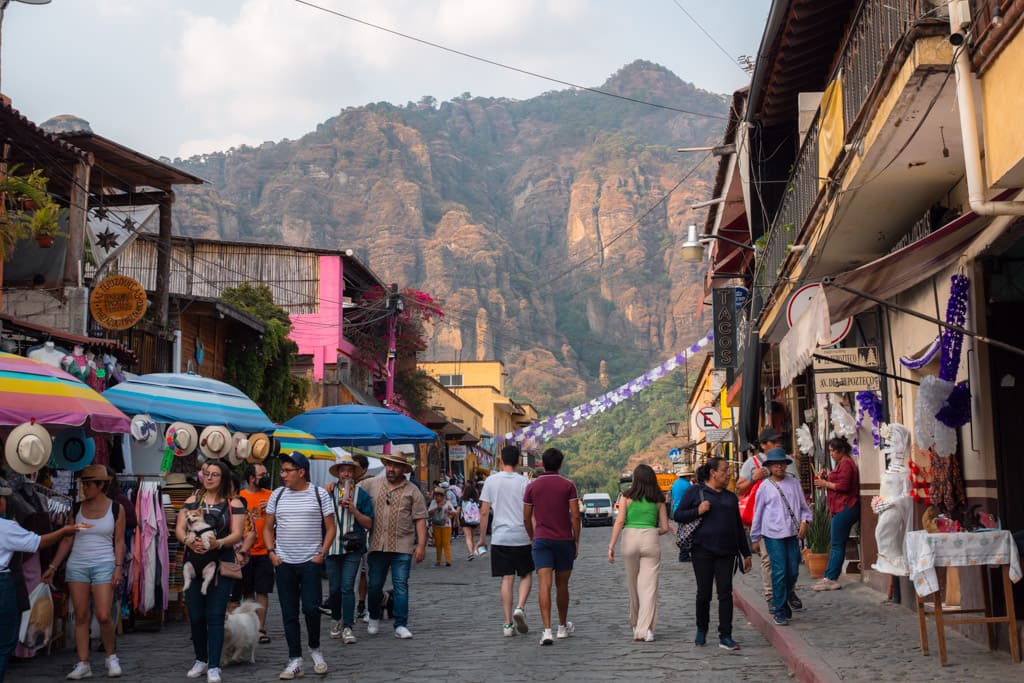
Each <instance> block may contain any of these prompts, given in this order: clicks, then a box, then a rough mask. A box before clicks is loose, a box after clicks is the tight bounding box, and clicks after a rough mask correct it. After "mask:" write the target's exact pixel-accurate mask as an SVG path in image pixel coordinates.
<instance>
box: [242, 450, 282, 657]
mask: <svg viewBox="0 0 1024 683" xmlns="http://www.w3.org/2000/svg"><path fill="white" fill-rule="evenodd" d="M270 493H271V492H270V473H269V472H268V471H267V468H266V467H265V466H264V465H263V463H261V462H259V463H256V464H254V465H249V466H248V467H246V468H245V488H244V489H242V490H241V491H240V492H239V493H238V495H239V497H240V498H242V499H244V500H245V504H246V506H247V507H248V509H249V517H250V518H251V519H252V523H253V525H254V526H255V527H256V542H255V543H253V545H252V548H250V549H249V555H250V558H249V562H248V563H246V565H245V566H244V567H242V581H241V594H242V597H246V598H255V600H256V602H258V603H259V604H260V606H262V607H263V609H261V610H260V642H261V643H269V642H270V637H269V636H267V629H266V623H267V605H268V603H269V595H270V593H272V592H273V591H274V565H273V564H272V563H271V562H270V556H269V555H268V554H267V545H266V543H264V541H263V525H264V524H265V523H266V521H267V501H268V500H270Z"/></svg>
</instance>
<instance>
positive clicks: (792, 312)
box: [786, 282, 853, 346]
mask: <svg viewBox="0 0 1024 683" xmlns="http://www.w3.org/2000/svg"><path fill="white" fill-rule="evenodd" d="M819 293H820V294H821V296H825V292H824V290H823V289H822V287H821V284H820V283H817V282H815V283H813V284H809V285H804V286H803V287H801V288H800V289H798V290H796V291H795V292H794V293H793V296H791V297H790V298H789V304H788V305H787V306H786V322H787V323H789V326H790V327H793V325H795V324H796V321H797V320H799V319H800V316H801V315H803V312H804V311H805V310H807V307H808V306H810V304H811V301H812V300H813V299H814V297H815V296H817V295H818V294H819ZM852 328H853V318H844V319H843V320H840V321H839V322H835V323H832V328H831V330H830V337H831V338H830V339H829V340H828V343H825V340H819V342H820V344H821V345H822V346H835V345H836V344H838V343H839V342H841V341H843V339H845V338H846V335H847V334H849V333H850V330H851V329H852Z"/></svg>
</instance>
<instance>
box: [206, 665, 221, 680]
mask: <svg viewBox="0 0 1024 683" xmlns="http://www.w3.org/2000/svg"><path fill="white" fill-rule="evenodd" d="M206 683H221V681H220V668H219V667H216V666H215V667H213V668H212V669H208V670H207V671H206Z"/></svg>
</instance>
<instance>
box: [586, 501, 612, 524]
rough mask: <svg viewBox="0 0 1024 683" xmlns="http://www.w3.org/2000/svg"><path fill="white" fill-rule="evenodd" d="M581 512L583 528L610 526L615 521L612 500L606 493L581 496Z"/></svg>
mask: <svg viewBox="0 0 1024 683" xmlns="http://www.w3.org/2000/svg"><path fill="white" fill-rule="evenodd" d="M582 512H583V516H582V519H581V521H582V523H583V526H592V525H599V524H605V525H610V524H612V523H613V522H614V521H615V517H614V513H613V508H612V499H611V496H609V495H608V494H607V493H585V494H583V510H582Z"/></svg>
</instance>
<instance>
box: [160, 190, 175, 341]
mask: <svg viewBox="0 0 1024 683" xmlns="http://www.w3.org/2000/svg"><path fill="white" fill-rule="evenodd" d="M173 203H174V193H173V192H168V193H167V196H166V197H164V199H163V201H161V202H160V233H159V238H158V239H157V254H156V307H157V308H156V310H157V320H159V322H160V327H161V329H162V330H163V331H164V332H166V331H167V324H168V320H169V305H170V293H171V249H172V248H173V244H172V243H171V205H172V204H173Z"/></svg>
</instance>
